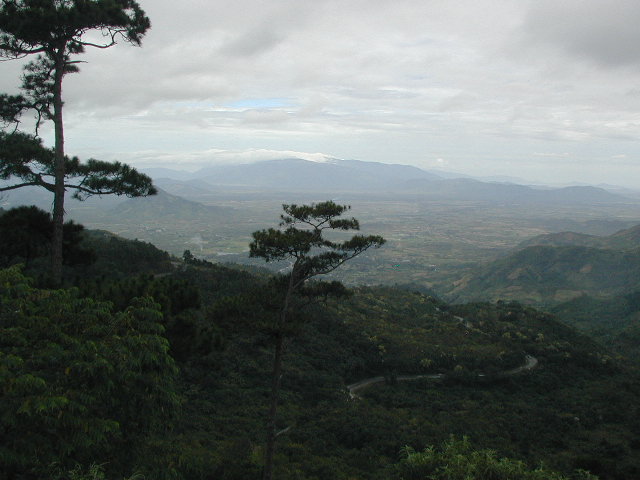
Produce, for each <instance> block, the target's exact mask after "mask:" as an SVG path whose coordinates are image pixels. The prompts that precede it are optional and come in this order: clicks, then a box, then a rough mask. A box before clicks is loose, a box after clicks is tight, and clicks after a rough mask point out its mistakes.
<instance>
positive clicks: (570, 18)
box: [524, 0, 640, 68]
mask: <svg viewBox="0 0 640 480" xmlns="http://www.w3.org/2000/svg"><path fill="white" fill-rule="evenodd" d="M639 24H640V3H638V2H637V1H635V0H616V1H610V0H591V1H588V2H584V1H579V0H569V1H562V2H559V1H552V0H541V1H537V2H534V3H533V4H532V8H531V10H530V11H529V12H528V14H527V16H526V18H525V23H524V33H525V34H526V36H527V41H528V42H534V43H541V44H547V45H550V46H554V47H556V48H559V49H561V50H564V51H565V52H566V53H568V54H569V55H576V56H578V57H583V58H585V59H589V60H591V61H594V62H596V63H597V64H600V65H602V66H604V67H619V66H634V67H635V68H638V67H640V50H639V49H638V45H639V44H640V29H639V28H638V25H639Z"/></svg>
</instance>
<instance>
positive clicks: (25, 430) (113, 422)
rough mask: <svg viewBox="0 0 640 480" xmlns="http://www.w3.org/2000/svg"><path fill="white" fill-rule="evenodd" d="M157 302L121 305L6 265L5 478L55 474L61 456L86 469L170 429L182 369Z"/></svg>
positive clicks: (0, 353)
mask: <svg viewBox="0 0 640 480" xmlns="http://www.w3.org/2000/svg"><path fill="white" fill-rule="evenodd" d="M158 308H159V307H158V305H157V304H155V303H154V302H153V301H152V300H151V299H149V298H141V299H135V300H133V301H132V302H131V305H130V306H129V307H128V308H126V309H125V310H123V311H119V312H115V311H113V310H112V307H111V305H110V304H109V303H107V302H99V301H95V300H92V299H88V298H79V296H78V295H77V291H75V290H41V289H36V288H33V287H31V286H30V284H29V280H28V279H27V278H25V277H24V276H23V275H22V274H21V273H20V271H19V269H18V268H17V267H12V268H10V269H7V270H0V392H2V402H0V458H1V459H2V462H0V464H1V465H0V476H1V477H2V478H48V475H47V472H48V470H49V468H50V467H51V465H52V464H53V463H54V462H55V463H56V464H58V465H62V466H65V467H68V468H73V467H74V466H75V465H76V464H80V465H83V466H85V467H86V466H88V465H90V464H91V463H93V462H98V463H100V462H104V461H111V459H112V458H111V456H112V453H113V449H114V448H117V449H120V451H121V452H122V451H123V450H129V451H130V455H132V454H133V452H134V451H135V448H138V447H140V446H142V444H144V442H145V439H146V438H147V437H148V436H149V434H150V433H151V432H153V431H157V430H158V429H162V428H164V427H165V425H166V421H167V420H168V419H169V418H170V417H171V416H172V415H173V414H174V413H175V409H176V407H177V396H176V390H175V385H174V381H175V375H176V371H177V369H176V367H175V365H174V361H173V359H172V358H171V357H170V356H169V345H168V342H167V340H166V339H165V338H164V337H163V336H162V334H163V327H162V325H161V320H162V314H161V313H160V312H159V310H158ZM134 447H135V448H134ZM119 458H121V459H123V457H122V456H120V457H119ZM130 460H133V459H130ZM110 467H112V466H110Z"/></svg>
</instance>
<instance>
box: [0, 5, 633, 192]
mask: <svg viewBox="0 0 640 480" xmlns="http://www.w3.org/2000/svg"><path fill="white" fill-rule="evenodd" d="M140 4H141V6H142V7H143V9H144V10H145V11H146V12H147V14H148V15H149V17H150V19H151V22H152V28H151V30H150V31H149V32H148V34H147V36H146V37H145V38H144V41H143V45H142V47H141V48H135V47H131V46H128V45H119V46H118V47H115V48H111V49H109V50H94V51H90V52H87V54H85V55H83V57H84V58H83V60H86V61H87V62H88V63H86V64H84V65H82V66H81V69H82V71H81V73H80V74H74V75H69V76H68V77H66V79H65V84H64V98H65V101H66V109H65V122H66V124H65V127H66V138H67V143H66V147H67V151H68V153H70V154H77V155H80V156H82V157H87V156H94V157H96V158H102V159H107V160H111V159H121V160H124V161H127V162H130V163H132V164H133V165H135V166H138V167H144V166H150V165H154V166H161V165H162V166H170V167H174V168H175V167H180V166H183V167H189V168H193V167H195V165H196V164H197V163H198V162H205V161H206V162H222V161H225V162H226V161H246V160H249V159H253V158H267V157H272V156H282V155H284V154H281V153H278V152H288V153H286V155H287V156H291V155H295V153H291V152H305V153H307V154H314V155H310V158H320V157H322V155H327V156H330V157H336V158H344V159H356V160H368V161H379V162H385V163H404V164H411V165H416V166H420V167H423V168H428V169H432V168H442V169H447V170H451V171H458V172H463V173H468V174H473V175H487V176H488V175H512V176H518V177H522V178H525V179H528V180H538V181H545V182H569V181H578V182H589V183H594V184H598V183H611V184H621V185H627V186H635V187H639V188H640V47H639V46H640V28H639V27H638V26H639V25H640V2H639V1H637V0H628V1H627V0H588V1H587V0H583V1H579V0H530V1H528V0H510V1H509V0H504V1H499V0H468V1H458V0H441V1H439V0H438V1H434V0H393V1H392V0H261V1H260V0H233V1H231V0H224V1H221V0H182V1H180V2H175V1H170V0H140ZM19 64H20V62H13V63H7V62H5V63H2V64H0V89H1V90H3V91H13V90H15V89H16V88H17V85H18V83H19V78H18V77H19V74H20V65H19ZM45 135H47V134H46V132H45ZM299 155H302V153H300V154H299Z"/></svg>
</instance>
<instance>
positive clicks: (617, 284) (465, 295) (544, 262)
mask: <svg viewBox="0 0 640 480" xmlns="http://www.w3.org/2000/svg"><path fill="white" fill-rule="evenodd" d="M638 285H640V249H637V248H636V249H633V250H625V251H622V250H611V249H602V248H593V247H583V246H557V247H555V246H532V247H527V248H524V249H522V250H519V251H517V252H515V253H513V254H512V255H509V256H508V257H505V258H502V259H499V260H496V261H494V262H492V263H491V264H489V265H487V266H485V267H482V268H480V269H477V271H476V272H475V273H474V275H473V276H469V277H468V278H466V279H464V280H463V281H461V282H460V284H459V287H458V288H456V289H455V290H454V291H453V292H452V294H453V295H455V296H457V298H458V299H465V300H468V299H485V300H494V301H495V300H497V299H500V298H503V299H512V300H519V301H526V302H529V303H535V304H546V305H549V304H556V303H559V302H561V301H564V300H567V299H570V298H574V297H577V296H580V295H581V294H584V293H587V294H590V295H593V296H597V297H603V296H610V295H616V294H623V293H629V292H631V291H634V290H635V289H637V288H638Z"/></svg>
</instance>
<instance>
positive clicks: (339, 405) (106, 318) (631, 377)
mask: <svg viewBox="0 0 640 480" xmlns="http://www.w3.org/2000/svg"><path fill="white" fill-rule="evenodd" d="M85 240H86V241H87V244H86V246H90V245H91V246H93V248H95V249H96V256H97V258H96V261H95V263H94V264H93V265H91V266H89V267H87V266H86V265H78V266H69V269H72V270H69V271H68V272H67V276H66V279H67V280H66V281H67V285H69V286H70V287H71V286H72V285H74V284H75V285H76V287H74V288H71V289H67V290H58V291H56V290H47V289H43V288H39V287H37V286H35V285H33V281H30V280H28V279H26V278H25V277H24V275H23V274H20V273H19V271H18V270H17V269H16V267H14V268H13V269H10V270H7V271H4V273H3V275H4V276H3V282H2V285H3V287H2V288H3V290H2V295H3V301H2V306H1V307H0V321H1V322H2V324H1V325H0V327H1V328H2V329H3V332H4V333H3V335H2V338H3V343H2V349H1V350H0V351H1V355H0V362H2V369H0V372H2V375H0V382H2V389H3V392H4V395H5V396H7V395H9V397H6V398H11V399H12V400H11V402H8V403H5V404H3V405H4V407H3V408H5V409H6V410H5V416H4V417H3V418H5V420H4V421H5V422H7V421H10V422H11V423H7V424H5V431H6V432H9V433H11V432H13V431H17V430H21V431H24V432H28V435H30V436H31V437H29V436H24V437H19V436H15V435H12V436H7V437H6V438H4V440H3V445H4V446H6V447H5V448H6V450H5V452H4V454H3V458H5V459H11V461H10V463H7V461H4V462H3V466H2V468H3V469H4V470H3V474H4V476H6V477H7V478H17V476H18V475H22V476H23V478H39V477H41V476H42V475H43V473H42V472H45V471H46V472H51V473H50V476H51V477H55V475H59V476H60V477H61V478H67V477H66V476H69V475H70V474H69V472H71V471H75V472H76V473H77V472H89V471H95V470H96V469H98V470H100V471H102V472H104V475H106V476H107V478H120V477H122V476H130V475H133V474H135V473H140V474H143V475H145V477H147V478H158V479H163V478H166V479H203V478H221V479H246V478H257V477H259V476H260V475H261V469H262V465H263V463H262V462H263V460H262V458H263V453H264V450H263V446H262V445H263V442H264V428H265V418H266V417H265V414H266V404H267V402H266V399H267V398H268V395H269V393H268V392H269V390H270V380H269V379H270V376H271V368H270V366H269V365H270V363H271V352H272V347H271V341H270V339H269V334H268V332H266V331H265V330H263V329H259V328H256V321H259V318H258V317H259V316H260V302H261V299H260V296H259V295H255V292H259V291H260V290H264V288H265V286H267V285H268V283H269V282H270V281H271V280H270V279H271V278H272V276H271V274H270V273H268V272H267V271H260V270H254V269H251V271H248V270H247V269H246V268H241V267H235V266H233V267H232V266H223V265H219V264H212V263H210V262H200V261H196V260H197V259H195V258H194V257H193V255H190V256H189V255H187V256H186V258H188V259H190V261H189V262H188V263H187V262H183V261H180V260H178V259H176V258H174V259H170V258H169V257H168V256H167V254H165V253H163V252H161V251H158V250H157V249H155V247H153V246H152V245H149V244H145V243H143V242H135V241H125V240H123V239H118V238H117V237H114V236H112V235H110V234H107V233H104V232H91V231H90V232H87V235H86V239H85ZM136 261H138V262H140V263H138V265H141V267H140V270H139V271H136V268H134V267H132V264H133V262H136ZM99 265H102V266H101V267H99ZM142 265H146V267H144V270H143V269H142V268H143V267H142ZM92 268H93V269H92ZM36 277H37V275H36ZM30 283H31V284H30ZM42 299H47V300H46V302H43V301H42ZM63 305H64V307H63ZM18 306H19V307H18ZM54 311H55V312H57V313H56V314H55V315H53V314H52V313H48V312H54ZM134 318H135V319H136V320H133V319H134ZM62 319H64V321H62ZM52 322H53V323H52ZM27 325H30V327H29V328H28V329H26V326H27ZM54 326H55V328H54ZM9 332H11V333H9ZM34 336H35V337H34ZM36 338H37V339H38V340H37V342H41V343H40V344H41V345H43V347H42V348H40V349H38V350H37V351H35V350H32V349H31V347H29V345H32V344H35V343H34V342H36ZM118 342H124V343H123V345H122V347H119V346H117V345H120V344H119V343H118ZM141 342H142V343H141ZM103 345H104V347H103ZM125 345H126V346H125ZM125 348H127V349H133V350H126V349H125ZM87 349H89V350H87ZM129 351H130V353H126V352H129ZM53 352H56V353H55V354H54V353H53ZM87 352H92V353H90V355H98V357H97V358H104V360H101V361H100V362H98V363H95V362H93V361H92V360H91V361H89V359H91V358H95V357H88V356H87V355H88V353H87ZM52 355H55V358H57V359H58V360H56V362H53V363H52V362H51V361H48V362H46V364H45V363H43V361H42V359H44V358H51V356H52ZM527 358H534V359H535V360H536V363H535V365H534V364H529V367H528V368H524V367H525V365H527V363H528V360H527ZM117 362H121V363H117ZM136 362H142V363H136ZM158 362H160V363H158ZM129 369H133V370H131V372H130V370H129ZM163 372H164V373H163ZM176 372H178V373H177V375H176ZM97 375H99V377H96V376H97ZM378 376H382V377H383V378H384V379H385V381H382V382H378V383H373V384H371V385H370V386H368V387H366V388H363V389H360V390H358V393H357V395H356V396H355V397H354V396H353V395H350V394H349V389H348V386H349V385H351V384H353V383H355V382H359V381H362V380H366V379H370V378H375V377H378ZM407 376H409V377H407ZM98 378H99V379H100V380H99V381H98V380H97V379H98ZM409 378H410V380H409ZM70 382H71V383H70ZM121 384H122V385H123V386H124V385H126V388H127V389H128V390H118V389H116V390H114V392H117V396H116V397H113V395H107V393H105V392H109V391H110V390H108V389H109V388H111V387H109V385H114V386H115V385H121ZM71 385H73V388H72V387H71ZM74 388H75V389H79V390H78V391H82V392H84V393H83V395H79V394H76V393H74V392H75V391H76V390H74ZM113 388H115V387H113ZM123 388H124V387H123ZM104 389H107V390H104ZM145 392H146V393H145ZM151 392H155V393H153V395H151V396H149V395H150V393H151ZM639 394H640V377H638V373H637V371H636V370H635V367H634V366H633V364H630V363H628V362H627V361H626V360H625V359H624V358H622V357H618V356H617V355H616V354H614V353H612V352H611V351H610V350H608V349H607V348H606V347H603V346H601V345H600V344H598V343H596V342H594V341H593V340H591V339H590V338H589V337H587V336H585V335H582V334H579V333H578V332H577V331H576V330H574V329H573V328H571V327H568V326H566V325H565V324H563V323H560V322H559V321H558V320H557V319H556V318H555V317H553V316H552V315H549V314H545V313H542V312H540V311H537V310H535V309H533V308H531V307H526V306H523V305H521V304H518V303H513V302H498V303H475V304H466V305H450V304H447V303H445V302H443V301H442V300H439V299H438V298H436V297H434V296H429V295H426V294H423V293H419V292H415V291H409V290H400V289H397V288H393V287H358V288H355V289H352V292H351V295H350V296H349V297H348V298H342V299H334V300H331V299H328V300H327V301H326V303H320V304H314V305H311V306H309V308H308V309H307V310H305V314H304V322H302V323H301V324H300V330H299V332H298V334H297V335H296V338H295V341H294V342H289V343H287V346H286V349H285V362H284V364H283V374H282V380H281V394H280V399H281V400H280V404H279V411H280V414H279V417H278V423H277V429H278V432H279V436H278V443H279V448H278V449H277V450H276V454H275V457H274V473H273V476H274V478H279V479H294V478H295V479H320V478H336V479H345V480H346V479H354V478H361V479H396V478H440V477H439V476H438V475H440V476H442V475H444V472H449V473H450V474H451V476H450V477H448V478H465V477H464V476H463V475H471V474H472V473H470V472H475V473H473V475H475V476H472V477H471V478H478V479H484V478H487V479H489V478H495V477H494V476H491V475H494V474H489V473H487V472H490V471H493V472H502V473H501V474H504V475H506V473H505V472H511V473H510V475H511V476H509V477H507V478H515V479H519V478H523V479H528V478H567V479H570V478H573V479H578V478H580V479H584V478H591V477H588V476H587V475H586V474H584V473H576V472H577V471H578V470H589V471H591V472H592V474H594V475H597V476H598V477H599V478H602V479H628V478H634V477H636V476H638V475H639V474H640V472H639V471H638V465H639V464H640V462H638V460H639V458H640V439H639V437H638V433H637V432H639V431H640V424H638V418H640V415H639V413H640V412H637V411H636V410H637V408H636V407H635V405H637V402H635V399H636V398H637V396H638V395H639ZM107 399H108V402H109V403H108V404H104V403H101V402H105V401H107ZM122 401H126V408H124V407H122V406H120V403H118V402H122ZM74 402H75V403H74ZM78 402H80V403H78ZM148 402H160V403H161V404H162V405H163V406H161V407H159V406H156V407H153V408H150V407H149V403H148ZM160 403H158V404H157V405H159V404H160ZM60 412H62V413H60ZM67 415H69V416H67ZM73 418H76V419H77V420H78V422H80V423H77V424H76V423H70V421H71V420H72V419H73ZM83 419H86V420H83ZM93 419H96V420H95V421H94V420H93ZM98 419H99V420H98ZM83 421H86V422H90V423H89V424H90V425H91V429H89V430H86V431H85V428H86V427H85V426H83V425H85V424H84V423H82V422H83ZM89 424H87V425H89ZM44 425H46V431H47V432H50V434H51V435H59V436H60V438H64V439H66V440H65V442H67V443H55V442H50V441H49V440H47V437H46V436H44V434H43V435H42V436H41V437H39V435H40V433H39V432H40V429H43V428H45V427H44ZM78 428H79V429H80V432H82V435H80V434H79V432H76V430H74V429H78ZM7 429H8V430H7ZM47 435H49V433H48V434H47ZM451 435H455V438H456V439H455V440H452V439H451V437H450V436H451ZM464 436H468V437H469V438H470V443H469V442H467V441H466V440H461V439H462V438H463V437H464ZM30 438H32V440H31V441H32V442H34V446H35V445H36V444H39V443H38V442H45V443H44V444H43V445H46V448H45V447H43V450H42V455H41V456H37V457H36V456H34V455H32V454H31V453H30V452H33V451H34V450H31V449H29V448H25V447H24V446H23V444H22V443H20V444H18V443H19V441H25V442H26V441H29V439H30ZM9 439H13V440H11V441H9ZM20 439H24V440H20ZM75 442H77V443H75ZM56 445H58V446H59V447H60V449H58V450H55V449H54V447H55V446H56ZM65 445H66V446H65ZM471 445H473V446H471ZM132 446H133V447H132ZM62 447H64V448H62ZM489 450H491V452H490V451H489ZM400 452H402V455H401V453H400ZM454 457H455V458H457V459H458V460H457V463H456V465H457V467H456V468H457V469H458V470H457V472H458V473H455V475H459V476H454V471H453V470H451V469H452V468H453V465H452V464H451V462H450V461H449V460H446V459H447V458H454ZM54 458H55V459H56V460H57V462H56V463H55V466H54V465H52V459H54ZM540 462H544V464H545V467H540V466H539V465H540ZM98 466H99V467H98ZM483 466H484V467H483ZM485 467H486V468H485ZM447 468H449V470H446V469H447ZM482 468H484V470H482V471H483V472H485V473H480V471H481V469H482ZM553 471H556V472H558V473H553ZM56 472H57V473H56ZM464 472H466V473H464ZM536 472H537V473H536ZM65 475H66V476H65ZM434 475H435V477H433V476H434ZM483 475H484V476H483ZM495 475H498V473H495ZM535 475H537V476H535ZM554 475H555V476H554ZM430 476H431V477H430Z"/></svg>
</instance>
